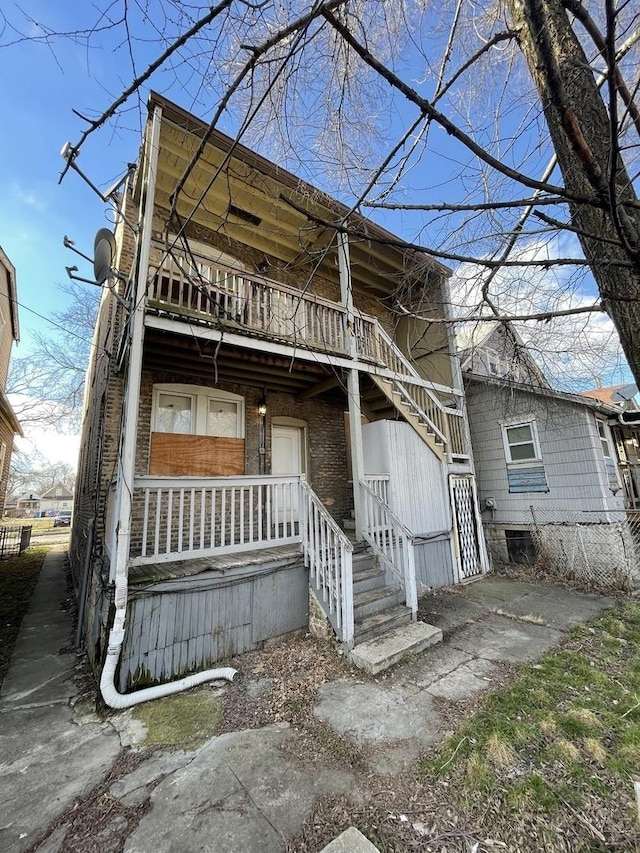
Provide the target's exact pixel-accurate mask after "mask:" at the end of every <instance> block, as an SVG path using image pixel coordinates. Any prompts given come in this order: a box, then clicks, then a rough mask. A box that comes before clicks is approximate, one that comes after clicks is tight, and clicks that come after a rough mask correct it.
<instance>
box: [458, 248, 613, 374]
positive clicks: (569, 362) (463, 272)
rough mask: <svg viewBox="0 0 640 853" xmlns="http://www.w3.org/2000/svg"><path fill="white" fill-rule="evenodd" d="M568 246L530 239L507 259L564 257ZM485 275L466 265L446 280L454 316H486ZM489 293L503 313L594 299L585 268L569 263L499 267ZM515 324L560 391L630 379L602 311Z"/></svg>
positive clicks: (584, 303) (571, 305)
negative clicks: (480, 312) (479, 311)
mask: <svg viewBox="0 0 640 853" xmlns="http://www.w3.org/2000/svg"><path fill="white" fill-rule="evenodd" d="M574 248H575V247H571V250H572V251H573V249H574ZM567 249H568V247H567V246H566V245H564V246H562V247H560V249H558V247H553V246H551V247H550V245H549V244H548V243H536V242H533V241H532V242H530V243H529V244H527V245H523V246H521V247H520V248H519V249H518V250H515V251H514V252H512V254H511V256H510V260H522V261H530V260H547V259H548V260H551V261H553V258H554V256H560V255H562V256H564V257H566V256H568V255H567ZM563 250H564V251H563ZM488 275H489V272H488V270H487V269H485V268H483V267H479V266H472V265H470V264H467V265H462V266H461V267H460V268H459V269H458V270H457V272H456V274H455V275H454V276H453V278H452V279H451V302H452V311H453V314H454V316H460V317H466V316H477V314H478V310H479V308H480V307H481V306H482V314H483V315H484V316H485V317H486V318H487V319H490V318H491V316H492V315H491V312H490V310H489V309H488V307H487V305H486V304H485V305H482V285H483V282H485V281H486V280H487V277H488ZM488 295H489V298H490V299H491V301H492V302H493V304H494V305H495V306H496V307H497V308H498V310H499V311H500V312H501V313H502V314H503V315H505V316H518V315H523V314H535V313H539V312H547V311H561V310H567V309H570V308H577V307H588V306H591V305H593V304H594V303H595V302H597V300H598V297H597V292H596V289H595V285H594V283H593V281H592V280H591V277H590V274H589V271H588V270H585V269H582V268H578V269H576V268H574V267H570V266H555V267H553V266H552V267H550V268H549V269H542V268H540V267H507V268H504V269H501V270H500V271H499V272H498V273H497V274H495V275H494V276H493V278H492V280H491V283H490V286H489V289H488ZM514 326H515V327H516V328H517V330H518V332H519V334H520V336H521V337H522V339H523V341H524V342H525V344H527V346H528V347H529V348H530V350H531V353H532V355H533V357H534V358H535V359H536V361H537V362H538V364H539V366H540V367H541V368H542V370H543V371H544V372H545V374H546V376H547V378H548V379H549V381H550V382H551V384H552V385H554V386H555V387H557V388H559V389H561V390H578V389H582V390H584V389H586V388H589V387H591V388H593V387H594V386H595V385H596V380H597V379H599V380H602V382H603V384H604V385H608V384H615V383H617V382H622V381H628V380H629V377H630V372H629V368H628V366H627V364H626V361H625V359H624V355H623V353H622V348H621V346H620V341H619V339H618V335H617V332H616V329H615V326H614V324H613V322H612V321H611V319H610V318H609V317H608V315H607V314H605V313H603V312H585V313H581V314H575V315H570V316H563V317H554V318H553V319H552V320H550V321H526V322H514Z"/></svg>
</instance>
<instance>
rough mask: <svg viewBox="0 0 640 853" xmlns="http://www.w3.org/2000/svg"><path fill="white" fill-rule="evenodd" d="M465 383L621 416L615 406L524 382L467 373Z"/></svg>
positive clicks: (611, 415)
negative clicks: (516, 392)
mask: <svg viewBox="0 0 640 853" xmlns="http://www.w3.org/2000/svg"><path fill="white" fill-rule="evenodd" d="M464 381H465V383H466V382H472V383H474V384H476V385H492V386H493V387H496V388H510V389H511V390H512V391H520V392H521V393H523V394H533V395H534V396H538V397H547V398H551V399H553V400H561V401H562V402H564V403H573V404H575V405H577V406H583V407H584V408H587V409H592V410H593V411H597V412H599V413H601V414H603V415H606V417H609V418H617V417H618V415H619V414H620V411H619V409H617V408H616V407H615V406H609V405H608V404H607V403H601V402H599V401H598V400H593V399H590V398H588V397H582V396H581V395H580V394H569V393H568V392H566V391H554V390H553V389H552V388H542V387H537V386H535V385H528V384H525V383H523V382H514V381H513V380H512V379H494V378H493V377H491V376H482V375H480V374H478V373H465V374H464ZM639 414H640V413H639Z"/></svg>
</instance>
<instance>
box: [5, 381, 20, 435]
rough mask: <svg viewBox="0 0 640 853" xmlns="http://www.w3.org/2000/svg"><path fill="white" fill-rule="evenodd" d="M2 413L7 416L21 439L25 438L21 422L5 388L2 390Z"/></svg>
mask: <svg viewBox="0 0 640 853" xmlns="http://www.w3.org/2000/svg"><path fill="white" fill-rule="evenodd" d="M0 413H1V414H3V415H5V417H6V418H7V420H8V421H9V425H10V426H11V427H12V429H13V431H14V433H16V434H17V435H19V436H20V438H24V433H23V432H22V427H21V426H20V421H19V420H18V418H17V416H16V413H15V412H14V411H13V406H12V405H11V403H10V402H9V398H8V397H7V394H6V392H5V391H4V389H3V388H0Z"/></svg>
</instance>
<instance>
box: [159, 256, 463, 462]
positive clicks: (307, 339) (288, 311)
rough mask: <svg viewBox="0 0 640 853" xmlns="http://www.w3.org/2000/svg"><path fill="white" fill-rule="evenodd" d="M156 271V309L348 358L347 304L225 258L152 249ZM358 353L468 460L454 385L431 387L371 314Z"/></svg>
mask: <svg viewBox="0 0 640 853" xmlns="http://www.w3.org/2000/svg"><path fill="white" fill-rule="evenodd" d="M154 255H155V262H156V263H157V265H158V266H157V270H156V273H155V275H154V276H153V278H152V279H151V280H150V283H149V288H148V301H149V306H150V307H151V308H155V309H157V310H160V311H166V312H169V313H175V314H178V315H181V316H185V317H188V318H192V319H194V320H200V321H202V322H206V323H212V322H215V323H217V324H223V325H225V326H227V327H229V326H230V327H231V328H236V329H237V330H238V331H239V332H241V333H242V334H248V335H257V336H260V337H267V338H270V339H272V340H277V341H283V342H286V343H290V344H293V345H295V346H296V347H301V348H304V349H312V350H318V351H322V352H326V353H330V354H337V355H343V356H344V355H347V354H348V346H347V336H346V331H345V329H346V321H347V314H346V309H345V308H344V307H343V306H342V305H339V304H338V303H336V302H331V301H330V300H328V299H323V298H322V297H319V296H315V295H314V294H311V293H306V292H304V291H303V290H298V289H296V288H294V287H289V286H288V285H285V284H281V283H279V282H275V281H272V280H271V279H267V278H264V277H263V276H260V275H257V274H254V273H251V274H249V273H247V272H245V271H243V270H238V269H234V268H233V267H230V266H227V265H226V264H224V263H223V262H221V261H213V260H208V259H205V258H200V257H197V256H195V255H194V256H191V257H187V256H185V255H181V254H177V253H175V252H174V253H172V254H171V255H168V254H166V252H161V250H160V247H159V246H156V247H155V248H154ZM353 335H354V338H355V343H356V349H355V354H356V356H357V358H358V359H359V360H360V361H364V362H367V363H369V364H371V365H372V370H375V371H379V372H381V373H382V374H384V375H387V376H390V377H393V378H394V379H395V380H396V381H400V382H401V383H402V385H403V388H404V390H405V391H406V393H407V394H408V395H409V396H410V397H411V400H412V403H413V404H414V406H415V408H416V409H417V410H418V411H419V412H421V413H422V414H423V415H424V417H425V418H426V421H427V422H428V423H430V424H431V425H432V426H433V430H434V432H435V433H436V434H437V435H440V436H442V438H443V443H444V444H446V445H447V448H446V449H447V453H449V455H450V456H451V457H456V458H460V459H466V458H468V450H467V448H466V441H465V432H464V427H463V414H462V411H460V410H459V409H456V408H452V406H451V405H450V404H451V403H452V402H453V401H454V400H456V394H459V393H460V392H455V391H454V390H453V389H446V397H447V403H445V402H443V400H442V399H440V394H441V389H440V390H436V386H435V385H432V387H428V386H427V385H426V384H425V379H424V377H422V376H421V375H420V374H419V373H418V372H417V370H416V369H415V368H414V366H413V365H412V364H411V362H410V361H409V360H408V359H407V358H406V356H405V355H404V354H403V353H402V351H401V350H400V349H399V348H398V347H397V345H396V344H395V342H394V341H393V340H392V338H390V337H389V335H388V334H387V333H386V332H385V331H384V329H383V328H382V326H381V325H380V323H379V322H378V321H377V320H376V319H375V318H373V317H368V316H366V315H364V314H362V313H360V312H356V316H355V318H354V326H353Z"/></svg>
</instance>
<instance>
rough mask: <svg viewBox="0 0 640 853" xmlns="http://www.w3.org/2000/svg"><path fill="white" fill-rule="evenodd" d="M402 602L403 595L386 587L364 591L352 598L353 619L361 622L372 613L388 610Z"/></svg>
mask: <svg viewBox="0 0 640 853" xmlns="http://www.w3.org/2000/svg"><path fill="white" fill-rule="evenodd" d="M403 601H404V593H402V592H400V590H396V589H391V588H390V587H388V586H379V587H374V588H373V589H366V590H364V591H363V592H359V593H358V594H357V595H354V596H353V618H354V619H355V621H356V622H361V621H362V620H363V619H364V618H365V617H367V616H371V615H372V614H373V613H381V612H382V611H383V610H389V609H390V608H391V607H395V606H396V605H398V604H401V603H402V602H403Z"/></svg>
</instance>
